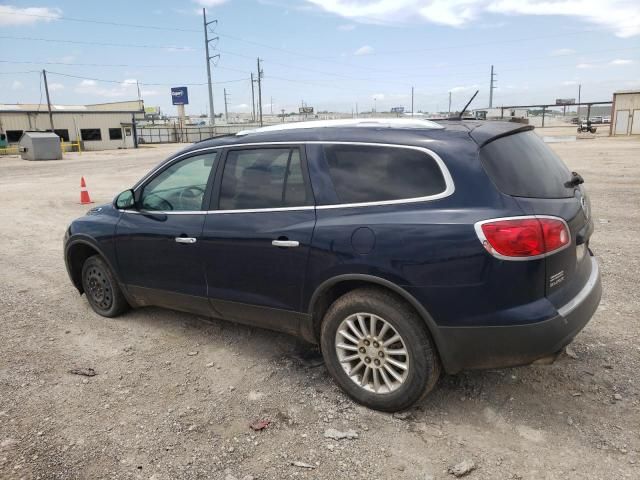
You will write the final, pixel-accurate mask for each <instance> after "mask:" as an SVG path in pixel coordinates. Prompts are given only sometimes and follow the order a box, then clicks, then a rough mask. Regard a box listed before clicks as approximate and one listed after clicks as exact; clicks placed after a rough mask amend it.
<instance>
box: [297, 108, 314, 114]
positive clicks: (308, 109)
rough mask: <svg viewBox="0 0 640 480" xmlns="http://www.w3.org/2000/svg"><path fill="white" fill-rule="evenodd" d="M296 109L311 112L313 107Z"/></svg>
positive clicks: (301, 111)
mask: <svg viewBox="0 0 640 480" xmlns="http://www.w3.org/2000/svg"><path fill="white" fill-rule="evenodd" d="M298 111H299V112H300V113H313V107H300V108H299V109H298Z"/></svg>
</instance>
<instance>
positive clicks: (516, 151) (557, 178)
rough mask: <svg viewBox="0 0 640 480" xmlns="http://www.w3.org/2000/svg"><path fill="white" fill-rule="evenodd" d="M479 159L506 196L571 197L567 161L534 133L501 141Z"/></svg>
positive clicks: (488, 147)
mask: <svg viewBox="0 0 640 480" xmlns="http://www.w3.org/2000/svg"><path fill="white" fill-rule="evenodd" d="M480 160H481V161H482V164H483V166H484V169H485V170H486V171H487V173H488V174H489V176H490V177H491V179H492V180H493V183H495V185H496V187H498V189H499V190H500V191H501V192H502V193H506V194H507V195H513V196H515V197H534V198H568V197H572V196H573V189H572V188H567V187H565V186H564V183H565V182H567V181H569V180H571V172H570V171H569V169H568V168H567V167H566V165H565V164H564V162H563V161H562V160H561V159H560V158H559V157H558V156H557V155H556V154H555V153H554V152H553V150H551V149H550V148H549V147H548V146H547V145H546V144H545V143H544V142H543V141H542V139H540V137H538V135H537V134H535V133H534V132H532V131H528V132H522V133H516V134H514V135H509V136H507V137H503V138H499V139H497V140H494V141H493V142H491V143H488V144H487V145H485V146H484V147H482V148H481V149H480Z"/></svg>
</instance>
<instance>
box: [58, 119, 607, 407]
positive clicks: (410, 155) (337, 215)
mask: <svg viewBox="0 0 640 480" xmlns="http://www.w3.org/2000/svg"><path fill="white" fill-rule="evenodd" d="M582 181H583V180H582V177H580V175H578V174H577V173H575V172H574V173H572V172H570V171H569V170H568V169H567V167H566V166H565V165H564V163H563V162H562V161H561V160H560V159H559V158H558V157H557V156H556V155H555V154H554V153H553V152H552V151H551V150H550V149H549V148H548V147H547V146H546V145H545V144H544V143H543V142H542V141H541V140H540V139H539V138H538V136H537V135H536V134H535V133H534V132H533V127H531V126H528V125H521V124H515V123H508V122H480V121H443V122H441V124H437V123H434V122H431V121H425V120H409V119H390V120H389V119H384V120H347V121H327V122H305V123H299V124H291V125H282V126H273V127H266V128H262V129H258V130H255V131H250V132H241V133H240V134H238V135H236V136H227V137H221V138H216V139H211V140H207V141H204V142H200V143H196V144H194V145H192V146H190V147H188V148H187V149H185V150H183V151H181V152H179V153H177V154H175V155H173V156H172V157H171V158H169V159H168V160H166V161H165V162H163V163H162V164H160V165H159V166H158V167H156V168H154V169H153V170H152V171H151V172H150V173H149V174H148V175H146V176H145V177H144V178H143V179H142V180H140V181H139V182H138V183H137V184H136V185H134V186H133V187H132V188H131V189H127V190H125V191H124V192H122V193H121V194H119V195H118V196H117V197H116V198H115V200H114V201H113V203H112V204H109V205H102V206H99V207H96V208H93V209H91V210H90V211H89V212H88V213H87V214H86V215H85V216H83V217H81V218H79V219H77V220H75V221H74V222H73V223H72V224H71V225H70V226H69V228H68V231H67V233H66V237H65V247H64V252H65V260H66V266H67V270H68V273H69V276H70V278H71V281H72V282H73V285H74V286H75V287H76V288H77V289H78V291H79V292H80V293H81V294H82V293H84V294H85V296H86V297H87V300H88V302H89V304H90V305H91V307H92V308H93V310H94V311H95V312H96V313H98V314H99V315H102V316H105V317H115V316H118V315H120V314H122V313H124V312H125V311H126V310H127V309H129V308H130V307H143V306H146V305H155V306H161V307H167V308H171V309H175V310H181V311H186V312H193V313H196V314H200V315H207V316H211V317H217V318H221V319H225V320H231V321H236V322H242V323H247V324H251V325H257V326H261V327H266V328H271V329H275V330H279V331H283V332H287V333H290V334H294V335H299V336H301V337H302V338H304V339H306V340H308V341H309V342H312V343H318V344H320V347H321V350H322V354H323V356H324V359H325V363H326V367H327V369H328V370H329V372H330V373H331V375H332V376H333V378H334V379H335V381H336V382H337V383H338V384H339V385H340V386H341V387H342V388H343V389H344V390H345V392H346V393H347V394H349V395H350V396H351V397H352V398H354V399H355V400H357V401H358V402H361V403H362V404H364V405H367V406H368V407H371V408H374V409H379V410H384V411H396V410H401V409H405V408H407V407H409V406H411V405H412V404H414V403H415V402H416V401H418V400H419V399H421V398H422V397H423V396H425V395H426V394H427V393H428V392H429V391H430V390H431V389H432V388H433V387H434V385H435V384H436V382H437V380H438V378H439V376H440V374H441V372H442V371H444V372H447V373H456V372H460V371H461V370H464V369H477V368H496V367H507V366H516V365H526V364H530V363H532V362H535V361H546V360H551V359H553V358H554V356H555V355H557V354H558V353H559V352H561V350H562V349H563V348H564V347H565V346H566V345H567V344H568V343H569V342H571V341H572V339H573V338H574V337H575V335H576V334H577V333H578V332H579V331H580V330H581V329H582V328H583V327H584V326H585V325H586V323H587V322H588V321H589V319H590V317H591V316H592V315H593V313H594V311H595V310H596V307H597V306H598V303H599V301H600V295H601V284H600V275H599V270H598V264H597V262H596V260H595V258H594V256H593V253H592V252H591V250H590V248H589V238H590V236H591V234H592V232H593V222H592V220H591V215H590V206H589V198H588V196H587V193H586V191H585V189H584V186H583V185H582Z"/></svg>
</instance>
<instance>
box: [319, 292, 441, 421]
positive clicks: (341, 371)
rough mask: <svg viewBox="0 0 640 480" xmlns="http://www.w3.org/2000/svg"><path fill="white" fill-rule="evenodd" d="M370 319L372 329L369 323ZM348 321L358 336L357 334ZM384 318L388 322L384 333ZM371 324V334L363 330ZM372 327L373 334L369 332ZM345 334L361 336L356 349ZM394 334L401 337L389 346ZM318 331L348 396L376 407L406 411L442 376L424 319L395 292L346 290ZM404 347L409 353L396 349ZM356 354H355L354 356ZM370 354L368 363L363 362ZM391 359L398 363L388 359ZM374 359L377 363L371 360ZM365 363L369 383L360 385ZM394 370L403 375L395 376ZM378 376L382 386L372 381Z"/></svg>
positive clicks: (328, 362)
mask: <svg viewBox="0 0 640 480" xmlns="http://www.w3.org/2000/svg"><path fill="white" fill-rule="evenodd" d="M372 318H373V319H374V323H373V325H374V327H373V329H371V328H370V327H371V325H372V323H371V321H372ZM348 321H351V322H352V324H353V325H354V326H355V327H356V330H357V331H358V332H359V333H360V336H356V335H355V334H354V331H353V330H351V329H350V326H349V324H348ZM361 321H363V322H364V325H363V324H362V323H361ZM385 323H386V324H388V325H389V326H388V327H387V328H386V331H385V332H383V329H384V326H385ZM367 326H368V327H369V328H368V332H369V334H365V332H364V331H365V329H367ZM372 331H373V332H374V335H371V334H370V332H372ZM394 331H395V332H394ZM345 333H347V334H350V336H351V337H352V340H357V341H358V343H357V344H355V346H356V347H357V348H355V349H354V348H353V347H354V342H353V341H352V340H349V339H348V338H347V337H344V334H345ZM394 333H397V334H398V335H399V337H400V341H396V342H395V343H390V344H389V345H387V346H385V345H384V344H385V342H388V341H390V340H392V339H393V338H394V336H395V335H394ZM380 334H382V335H381V336H380ZM320 335H321V337H320V344H321V348H322V355H323V357H324V360H325V364H326V366H327V369H328V370H329V372H330V373H331V375H332V376H333V378H334V379H335V380H336V382H337V383H338V384H339V385H340V387H341V388H342V389H343V390H344V391H345V392H346V393H347V395H349V396H350V397H351V398H353V399H354V400H355V401H357V402H358V403H361V404H363V405H365V406H367V407H369V408H372V409H374V410H381V411H385V412H396V411H399V410H405V409H407V408H409V407H410V406H412V405H413V404H414V403H416V402H418V401H419V400H421V399H422V398H424V397H425V396H426V395H427V394H428V393H429V392H430V391H431V390H432V389H433V387H434V386H435V384H436V383H437V381H438V378H439V377H440V361H439V359H438V354H437V352H436V349H435V346H434V344H433V342H432V340H431V336H430V335H429V332H428V330H427V328H426V326H425V324H424V322H423V321H422V319H421V318H420V317H419V316H418V315H417V314H416V312H415V311H414V310H413V309H412V308H411V307H410V306H409V305H408V304H407V303H406V302H404V301H403V300H402V299H400V298H398V297H397V296H396V295H394V294H393V293H391V292H387V291H385V290H382V289H378V288H375V287H367V288H359V289H357V290H353V291H351V292H349V293H347V294H345V295H343V296H342V297H340V298H339V299H337V300H336V301H335V302H334V303H333V304H332V305H331V306H330V307H329V310H328V311H327V313H326V315H325V317H324V319H323V322H322V327H321V333H320ZM367 339H369V340H368V341H369V343H368V344H366V340H367ZM346 347H349V348H348V349H346ZM362 349H364V351H362ZM381 350H382V354H381ZM401 351H404V352H406V355H398V354H397V352H401ZM391 352H393V353H391ZM354 356H357V358H355V359H353V360H350V359H351V358H353V357H354ZM367 358H368V359H369V361H368V363H364V362H365V361H366V360H367ZM392 360H395V362H396V363H389V362H391V361H392ZM376 361H377V363H376V365H377V366H376V365H374V363H373V362H376ZM381 362H384V363H381ZM360 363H363V364H364V366H360ZM398 363H400V364H404V365H405V366H406V370H403V369H401V368H397V366H396V364H398ZM343 365H344V366H343ZM367 365H369V366H370V367H369V368H370V371H369V374H368V377H367V379H368V384H367V385H366V386H362V382H363V380H364V379H363V377H364V376H365V374H364V371H365V370H366V369H367ZM347 369H349V370H350V372H349V373H348V372H347ZM374 370H377V374H374V373H373V371H374ZM392 371H395V373H396V374H397V376H398V377H401V378H400V379H398V378H394V377H393V376H392ZM383 375H384V376H386V377H387V379H386V380H385V379H383V378H382V377H383ZM375 376H377V377H378V385H376V384H375V382H374V378H373V377H375ZM387 380H389V381H390V382H389V383H390V384H391V388H390V387H389V383H387ZM365 383H367V382H365ZM376 387H377V391H376Z"/></svg>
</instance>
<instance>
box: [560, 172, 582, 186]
mask: <svg viewBox="0 0 640 480" xmlns="http://www.w3.org/2000/svg"><path fill="white" fill-rule="evenodd" d="M581 183H584V178H582V175H580V174H579V173H578V172H571V180H569V181H568V182H564V186H565V187H567V188H575V187H577V186H578V185H580V184H581Z"/></svg>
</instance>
